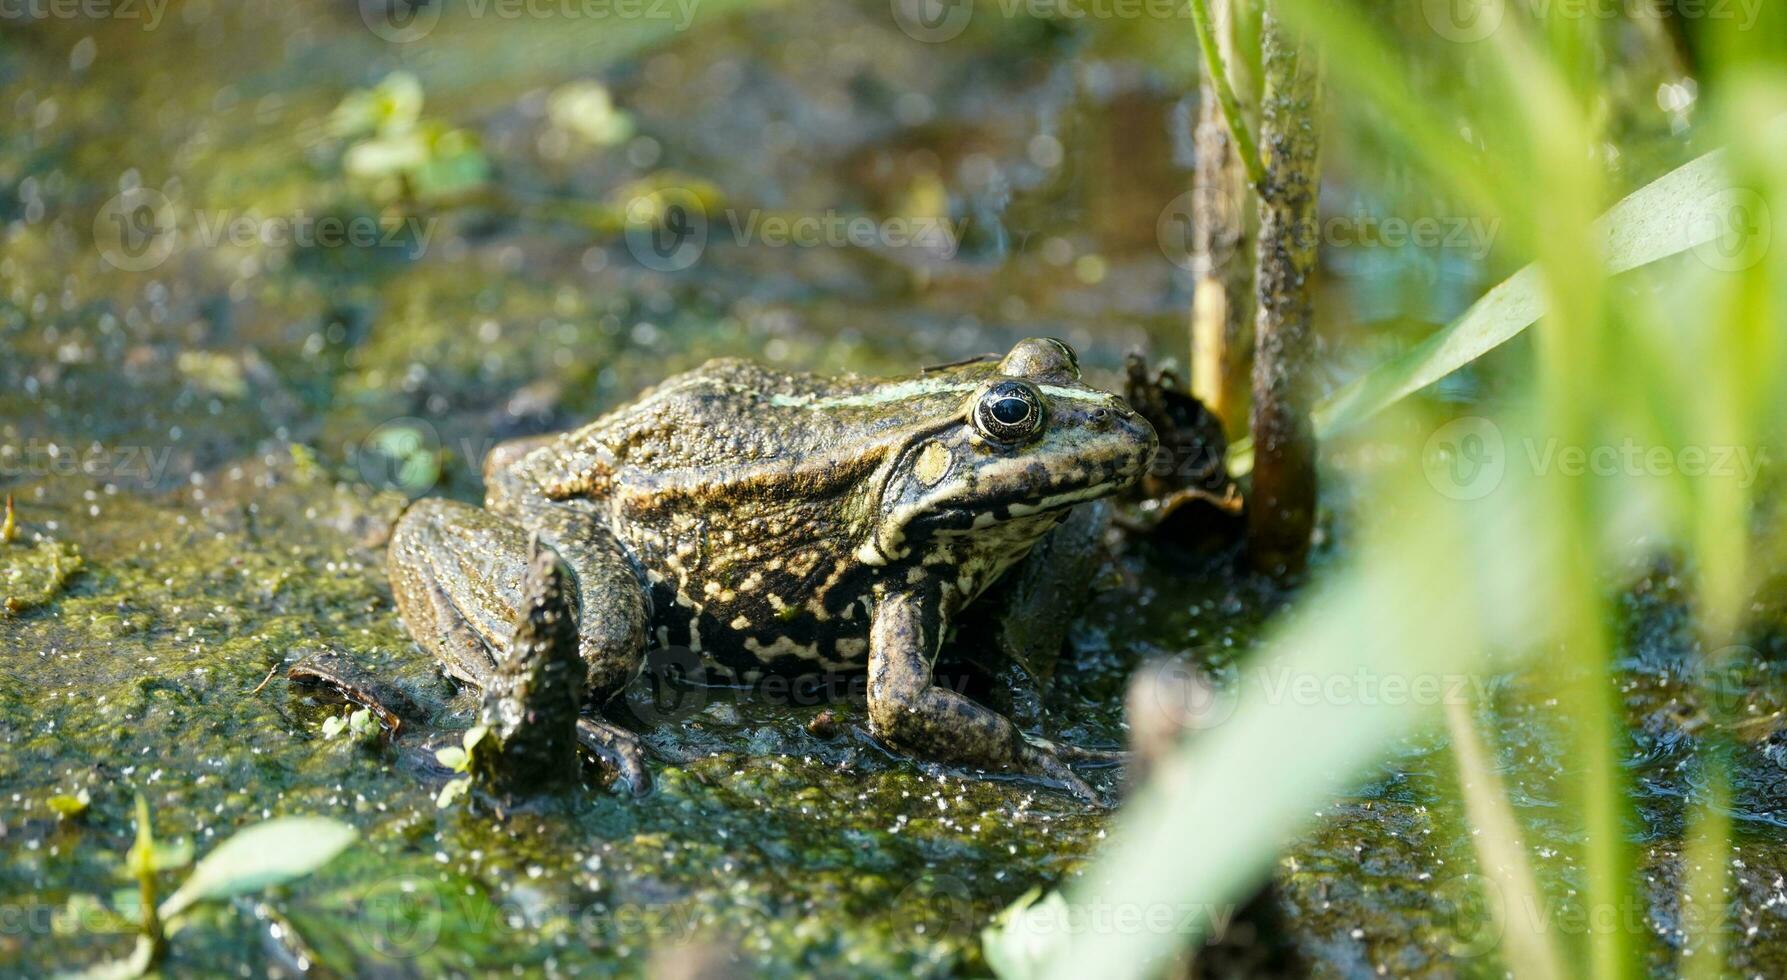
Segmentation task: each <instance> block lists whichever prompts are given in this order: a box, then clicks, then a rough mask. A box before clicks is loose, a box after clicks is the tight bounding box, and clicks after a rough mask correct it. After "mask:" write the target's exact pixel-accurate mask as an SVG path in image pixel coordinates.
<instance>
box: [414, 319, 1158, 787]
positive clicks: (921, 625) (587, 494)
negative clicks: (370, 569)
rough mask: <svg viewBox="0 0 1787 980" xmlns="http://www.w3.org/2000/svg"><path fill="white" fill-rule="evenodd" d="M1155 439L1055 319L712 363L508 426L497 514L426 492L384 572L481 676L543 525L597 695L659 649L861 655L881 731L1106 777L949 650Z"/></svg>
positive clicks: (788, 658)
mask: <svg viewBox="0 0 1787 980" xmlns="http://www.w3.org/2000/svg"><path fill="white" fill-rule="evenodd" d="M1014 389H1017V390H1016V391H1015V394H1016V395H1021V396H1022V398H1020V399H1019V400H1017V401H1013V400H1012V397H1013V396H1014ZM1026 406H1029V407H1030V408H1033V409H1034V411H1033V412H1030V413H1029V414H1023V413H1024V411H1025V410H1026ZM995 408H997V409H998V412H994V409H995ZM989 412H994V414H991V415H989ZM999 412H1002V413H1004V414H1003V415H1000V414H999ZM1020 415H1022V418H1019V416H1020ZM1012 420H1016V421H1015V422H1014V421H1012ZM1154 445H1155V438H1154V432H1153V430H1152V429H1151V428H1150V427H1149V426H1148V424H1147V423H1146V422H1145V421H1143V420H1142V419H1141V418H1140V417H1139V416H1137V415H1136V414H1135V413H1134V412H1132V411H1131V410H1130V409H1129V406H1128V405H1127V404H1125V403H1124V402H1123V401H1122V400H1121V399H1120V398H1118V397H1117V396H1115V395H1112V394H1109V393H1107V392H1103V391H1099V390H1097V389H1094V388H1091V387H1089V386H1087V385H1085V384H1083V383H1081V381H1080V379H1079V366H1078V363H1077V361H1076V359H1075V357H1074V354H1073V352H1072V351H1071V350H1070V349H1068V348H1067V347H1066V345H1064V344H1062V343H1060V342H1059V341H1054V340H1043V339H1031V340H1026V341H1023V342H1021V343H1019V344H1018V345H1016V346H1015V347H1013V348H1012V350H1011V352H1010V353H1009V354H1007V355H1006V356H1005V357H1004V358H1003V359H1002V360H999V361H993V360H992V359H984V360H977V361H972V362H967V363H963V364H958V365H952V366H948V367H945V368H940V369H936V370H933V371H929V372H926V373H924V374H921V375H919V376H918V377H915V378H908V379H903V380H890V379H874V378H856V377H844V378H821V377H815V376H810V375H798V374H783V373H779V372H775V371H772V370H769V369H767V368H763V367H760V366H757V365H754V364H751V363H748V362H743V361H736V360H718V361H712V362H709V363H708V364H706V365H704V366H702V367H701V368H698V369H696V370H694V371H691V372H689V373H687V374H683V375H679V376H677V377H674V378H671V379H669V380H668V381H666V382H664V383H663V384H662V385H660V386H658V387H657V388H655V389H653V390H652V391H649V392H647V393H646V394H645V395H643V396H641V398H640V399H639V400H638V401H636V402H634V403H633V404H632V405H629V406H627V407H624V408H621V409H619V410H617V411H615V412H613V413H612V414H610V415H607V416H605V417H603V418H601V419H599V420H597V421H595V422H593V423H591V424H589V425H587V426H584V427H583V428H580V429H576V430H573V431H570V432H566V433H563V434H560V435H556V436H549V437H544V438H540V439H534V440H529V441H527V442H525V443H522V444H512V445H505V446H503V447H499V448H498V450H496V451H495V452H493V453H492V454H491V457H490V459H488V460H486V464H485V480H486V486H487V491H486V499H485V506H484V508H483V509H482V510H480V509H477V508H472V507H467V506H465V505H462V504H457V503H454V502H450V501H440V500H425V501H420V502H418V503H417V504H416V505H415V506H413V507H412V508H411V509H410V510H409V511H408V512H407V513H406V514H405V515H404V517H403V519H402V520H401V521H399V523H398V526H397V528H396V531H395V532H394V534H393V537H392V543H391V549H390V556H389V564H390V573H391V580H392V587H393V591H394V592H395V594H396V597H397V602H398V609H399V612H400V614H401V615H402V617H403V620H404V623H405V625H406V626H407V627H408V628H409V630H410V632H411V633H412V634H413V635H414V636H415V637H416V638H417V639H418V640H419V641H420V642H421V643H422V644H423V645H424V646H426V647H428V648H429V649H431V650H433V651H434V652H435V653H436V654H437V655H438V656H439V657H440V658H441V660H442V662H443V663H444V664H445V665H446V668H447V670H448V671H449V672H451V673H453V674H454V675H455V676H458V677H460V678H462V679H464V680H466V681H469V682H471V683H474V684H478V685H480V686H485V685H487V684H488V682H489V679H490V677H491V672H492V670H493V668H494V666H495V664H496V663H497V662H498V659H499V656H500V654H499V651H502V650H504V648H505V645H506V644H507V642H508V641H509V634H510V632H511V630H512V629H513V624H514V621H515V619H516V612H517V610H520V609H523V608H524V607H525V606H526V602H525V601H524V596H523V594H522V582H523V574H522V569H523V568H524V567H525V564H526V560H527V554H528V550H527V549H528V546H529V541H530V536H531V537H537V539H538V541H539V543H540V544H541V545H543V546H544V547H546V548H549V549H551V550H552V551H553V552H555V553H556V554H557V555H558V556H559V557H561V558H562V559H563V560H564V562H565V563H566V565H567V566H568V567H569V568H570V570H571V572H572V575H573V576H574V580H575V581H574V586H573V589H572V592H573V594H574V597H575V600H576V605H577V609H578V624H577V635H578V643H579V653H580V655H581V657H582V660H583V662H584V664H585V667H586V678H585V683H586V691H587V694H588V697H587V699H586V703H587V704H590V705H600V704H601V703H603V702H605V701H607V700H608V699H609V698H611V697H613V696H614V695H615V694H617V693H618V692H619V691H620V690H621V689H622V688H623V687H624V686H625V685H626V684H627V683H628V682H629V681H630V680H631V679H632V678H633V677H634V676H635V675H636V674H637V673H638V671H639V669H640V666H641V664H642V663H643V660H644V655H645V653H646V651H647V650H648V649H649V648H651V647H653V646H687V647H688V648H690V649H693V650H696V651H698V652H699V653H701V654H702V655H703V657H704V658H706V659H707V660H708V661H709V662H710V663H711V664H712V665H713V666H714V668H715V670H716V671H717V672H719V673H720V675H721V676H722V677H730V678H734V679H737V680H742V681H747V682H748V681H752V680H755V679H756V678H758V677H760V676H761V675H762V674H764V673H765V672H777V673H793V674H814V673H829V672H838V671H860V670H862V669H864V668H865V667H866V668H867V670H868V675H869V685H868V688H869V718H870V723H871V726H872V728H873V730H874V732H875V733H876V734H877V735H878V736H879V737H881V738H882V739H883V740H885V741H887V742H889V743H891V744H893V745H896V746H899V747H901V748H903V749H906V750H908V751H911V752H913V753H915V754H917V755H921V756H924V757H928V758H934V759H939V760H943V761H950V762H957V763H962V764H967V765H972V766H978V767H981V768H987V769H999V770H1016V771H1021V772H1026V773H1031V774H1036V775H1042V776H1046V777H1050V778H1053V779H1056V780H1060V781H1062V782H1065V783H1068V784H1069V785H1071V786H1073V787H1074V788H1075V789H1076V790H1080V791H1082V792H1088V791H1086V790H1085V786H1084V784H1083V783H1081V782H1080V781H1079V780H1078V778H1077V777H1075V776H1074V775H1073V774H1072V773H1071V772H1070V771H1069V770H1067V769H1066V767H1065V766H1064V765H1063V764H1062V763H1061V761H1060V758H1059V756H1062V755H1069V756H1070V755H1071V754H1072V753H1071V750H1059V749H1057V748H1056V747H1054V746H1050V745H1047V744H1044V743H1040V742H1032V741H1027V740H1026V739H1025V738H1024V737H1023V736H1022V735H1021V734H1020V733H1019V732H1018V730H1017V729H1016V728H1015V727H1014V726H1013V725H1012V724H1011V723H1010V722H1009V721H1008V720H1006V719H1005V718H1004V717H1003V716H1001V715H999V714H997V713H995V712H993V711H990V710H988V709H987V708H985V707H983V706H981V705H979V704H976V703H975V702H973V701H971V700H968V699H967V698H964V697H962V696H961V695H959V694H956V693H954V692H952V691H949V690H947V689H944V688H940V687H936V686H933V684H932V683H931V668H932V665H933V663H934V661H935V659H936V655H937V651H938V647H939V646H940V645H941V643H942V642H943V639H944V637H945V635H946V634H947V632H948V630H949V628H950V627H951V625H952V624H953V623H954V622H955V621H956V619H957V617H958V616H959V614H960V613H961V612H962V610H963V608H964V607H965V606H967V604H968V603H970V602H971V601H973V600H974V599H975V598H976V597H977V596H979V595H980V594H981V593H982V592H983V591H985V590H986V589H987V587H988V586H990V585H992V584H993V583H994V582H995V581H996V580H998V579H999V578H1000V576H1001V575H1002V574H1004V573H1005V571H1006V570H1007V569H1009V568H1011V567H1012V566H1013V565H1014V564H1016V563H1017V562H1019V561H1020V560H1022V559H1023V558H1024V557H1025V555H1026V554H1027V553H1028V552H1029V551H1030V549H1031V547H1032V546H1033V545H1034V544H1036V542H1037V541H1038V540H1039V539H1040V538H1042V537H1043V536H1044V535H1045V534H1048V533H1049V532H1050V531H1051V530H1052V529H1053V528H1055V527H1056V525H1057V524H1059V523H1060V522H1061V520H1062V519H1063V518H1064V517H1065V516H1066V515H1067V514H1068V512H1069V509H1070V508H1071V506H1072V505H1073V504H1075V503H1079V502H1083V501H1087V500H1092V499H1096V498H1099V497H1103V496H1107V495H1109V494H1112V493H1115V492H1117V491H1120V490H1122V489H1123V488H1125V487H1127V486H1129V485H1130V484H1131V483H1133V482H1134V481H1135V480H1136V479H1137V478H1138V477H1139V476H1140V475H1141V474H1142V472H1143V470H1144V468H1145V467H1146V465H1147V463H1148V460H1149V457H1150V455H1151V454H1152V453H1153V451H1154ZM580 734H581V735H582V736H583V740H584V743H585V745H586V746H589V747H591V748H592V749H595V750H596V751H597V752H598V754H599V755H601V756H602V757H603V758H604V759H606V760H607V761H609V762H610V763H612V764H614V765H616V766H618V767H619V768H621V769H622V771H623V774H626V775H628V778H629V780H630V781H635V786H636V788H637V786H638V785H640V784H641V783H642V781H643V772H644V770H643V766H642V764H641V762H640V755H639V752H638V747H637V743H636V741H635V740H634V739H632V738H631V736H630V735H629V734H628V733H626V732H624V731H623V730H621V729H619V728H618V727H617V726H614V725H612V724H610V723H607V722H602V721H598V720H595V719H592V718H588V717H586V718H585V719H584V720H583V723H582V726H581V731H580Z"/></svg>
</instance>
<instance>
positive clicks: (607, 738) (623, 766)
mask: <svg viewBox="0 0 1787 980" xmlns="http://www.w3.org/2000/svg"><path fill="white" fill-rule="evenodd" d="M577 742H578V744H579V745H582V746H583V750H584V751H585V752H588V753H589V754H590V755H591V756H593V757H595V759H596V761H598V762H600V763H601V764H602V768H604V769H606V770H608V771H609V772H611V773H613V774H614V778H615V780H616V781H617V782H618V783H620V785H622V786H625V787H626V788H627V791H628V792H629V793H632V794H633V796H634V798H639V797H643V796H646V795H647V794H649V793H650V792H651V790H652V777H651V770H649V769H647V768H646V766H645V743H643V742H641V741H640V740H639V736H637V735H635V734H633V733H632V732H629V731H627V730H626V729H624V728H622V727H620V726H619V725H616V724H615V723H613V722H611V721H605V720H603V719H600V718H579V719H577Z"/></svg>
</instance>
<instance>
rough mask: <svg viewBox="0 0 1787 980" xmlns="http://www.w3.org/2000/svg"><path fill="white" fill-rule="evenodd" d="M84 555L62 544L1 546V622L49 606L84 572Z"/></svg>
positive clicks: (54, 542) (41, 540)
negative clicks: (82, 558)
mask: <svg viewBox="0 0 1787 980" xmlns="http://www.w3.org/2000/svg"><path fill="white" fill-rule="evenodd" d="M81 565H82V561H81V552H80V550H79V549H78V548H75V547H73V546H71V545H67V544H64V543H62V542H60V541H55V540H50V539H40V540H38V541H36V542H33V543H32V544H30V545H19V544H16V543H15V544H6V545H0V619H6V618H8V617H13V616H22V615H24V614H26V613H28V612H30V611H31V610H33V609H37V608H39V607H41V606H45V605H48V604H49V603H50V602H51V601H52V600H54V599H55V598H56V597H57V596H59V595H61V594H62V593H63V591H64V590H66V589H67V588H68V583H69V582H70V581H71V580H72V579H73V578H74V577H75V576H76V575H78V574H80V571H81Z"/></svg>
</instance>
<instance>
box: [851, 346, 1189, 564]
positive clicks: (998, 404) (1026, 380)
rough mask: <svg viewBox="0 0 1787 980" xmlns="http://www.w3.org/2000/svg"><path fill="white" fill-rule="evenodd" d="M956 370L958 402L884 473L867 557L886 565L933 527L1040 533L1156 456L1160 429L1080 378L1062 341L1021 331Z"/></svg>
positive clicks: (936, 532) (1124, 483) (940, 531)
mask: <svg viewBox="0 0 1787 980" xmlns="http://www.w3.org/2000/svg"><path fill="white" fill-rule="evenodd" d="M952 375H953V377H952V378H951V380H952V381H953V382H955V383H952V384H950V385H948V386H947V387H948V389H949V390H951V391H952V392H955V394H954V396H953V398H954V399H955V400H952V401H951V403H950V405H951V407H950V408H949V409H948V410H946V411H945V412H944V413H942V414H943V418H942V419H941V421H939V422H938V423H937V424H934V425H928V426H925V427H923V428H922V429H921V430H920V431H918V432H916V433H915V434H914V436H913V438H912V439H910V440H909V441H907V442H905V444H904V445H902V446H901V447H900V451H899V453H898V454H897V455H896V456H895V457H893V459H892V460H891V465H890V466H889V467H888V468H887V469H886V470H885V471H884V473H883V479H882V481H881V483H880V486H879V490H880V493H879V495H878V497H879V505H880V506H879V510H878V513H877V514H876V516H875V524H874V528H873V531H872V533H871V534H870V535H869V537H868V540H866V541H865V542H864V544H863V545H862V548H861V550H860V551H859V557H861V558H862V559H863V560H864V561H867V562H870V563H872V564H885V563H887V562H889V561H891V560H895V559H899V558H903V557H905V556H907V555H908V554H910V553H911V552H912V548H913V546H914V545H915V544H918V543H920V542H923V541H926V540H930V539H932V538H934V537H936V536H943V535H949V536H965V535H975V534H980V533H985V532H989V531H991V530H992V529H995V528H1001V527H1005V526H1007V525H1009V524H1011V523H1012V522H1017V521H1022V522H1023V523H1024V524H1025V525H1026V526H1031V527H1036V528H1037V533H1038V534H1040V533H1041V531H1042V530H1046V528H1047V527H1048V526H1052V524H1053V523H1054V520H1055V519H1058V518H1059V517H1061V516H1063V515H1064V514H1065V513H1066V511H1067V508H1069V507H1071V506H1073V505H1074V504H1077V503H1082V502H1084V501H1088V500H1094V499H1096V498H1099V497H1104V496H1108V495H1110V494H1113V493H1117V492H1118V491H1121V490H1123V489H1125V488H1126V487H1128V486H1129V485H1130V484H1132V483H1134V482H1135V481H1136V480H1137V479H1138V478H1140V477H1141V475H1142V473H1143V471H1144V470H1145V469H1146V468H1147V466H1148V461H1149V459H1150V458H1151V457H1152V456H1153V454H1154V447H1155V444H1156V438H1155V435H1154V429H1153V427H1152V426H1150V425H1149V424H1148V423H1147V421H1146V420H1144V419H1143V418H1142V417H1141V416H1139V415H1137V414H1136V413H1135V412H1134V411H1133V410H1132V409H1130V407H1129V405H1128V404H1127V403H1125V402H1124V401H1123V399H1121V398H1119V397H1117V396H1116V395H1113V394H1111V393H1109V392H1106V391H1100V390H1098V389H1097V388H1093V387H1090V386H1088V385H1086V384H1084V383H1082V382H1081V381H1080V366H1079V359H1078V358H1077V357H1076V356H1075V355H1074V352H1073V350H1072V349H1071V348H1069V347H1068V346H1067V345H1066V344H1064V343H1062V342H1061V341H1059V340H1051V339H1042V338H1031V339H1029V340H1024V341H1021V342H1019V343H1018V345H1017V346H1015V347H1013V348H1012V349H1011V352H1010V353H1009V354H1007V355H1005V357H1004V358H1003V359H1002V360H1000V361H999V362H998V364H997V366H991V361H990V359H989V360H988V361H986V362H981V363H979V364H971V365H964V366H962V367H959V368H956V369H954V370H953V371H952ZM1018 537H1022V536H1018ZM1028 544H1029V542H1028V541H1023V542H1020V543H1019V544H1018V545H1017V546H1018V547H1028Z"/></svg>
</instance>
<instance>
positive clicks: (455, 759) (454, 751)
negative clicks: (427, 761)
mask: <svg viewBox="0 0 1787 980" xmlns="http://www.w3.org/2000/svg"><path fill="white" fill-rule="evenodd" d="M434 758H435V760H436V761H438V762H439V763H440V764H441V765H443V766H446V767H447V768H448V769H451V770H453V771H454V772H464V771H465V767H466V765H467V764H468V763H469V762H470V761H471V757H470V756H467V755H466V754H465V750H464V749H462V748H460V747H459V746H457V745H449V746H447V747H446V748H444V749H436V750H435V753H434Z"/></svg>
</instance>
